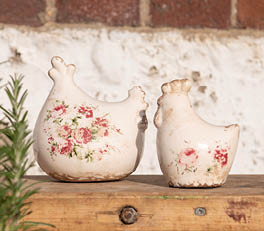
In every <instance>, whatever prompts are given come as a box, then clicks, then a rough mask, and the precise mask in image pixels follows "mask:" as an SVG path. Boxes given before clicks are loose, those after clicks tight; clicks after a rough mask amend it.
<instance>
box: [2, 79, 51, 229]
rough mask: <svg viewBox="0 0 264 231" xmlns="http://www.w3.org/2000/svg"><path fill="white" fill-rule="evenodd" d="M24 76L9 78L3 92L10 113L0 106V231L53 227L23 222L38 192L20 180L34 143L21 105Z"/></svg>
mask: <svg viewBox="0 0 264 231" xmlns="http://www.w3.org/2000/svg"><path fill="white" fill-rule="evenodd" d="M22 80H23V76H21V75H19V76H18V75H15V76H14V77H12V76H11V81H10V82H8V84H7V86H6V87H5V92H6V94H7V96H8V99H9V101H10V104H11V109H6V108H5V107H3V106H0V109H1V111H2V112H3V114H4V119H3V120H2V121H1V129H0V135H1V141H2V143H3V145H2V146H1V147H0V231H17V230H23V231H24V230H45V229H41V228H38V227H40V226H41V227H43V225H44V226H46V225H48V226H50V227H54V226H53V225H49V224H45V223H40V222H31V221H23V219H24V218H25V217H26V216H27V215H29V214H30V213H31V210H30V202H28V199H29V197H30V196H32V195H33V194H35V193H37V192H38V189H37V188H36V187H32V186H33V185H29V184H27V183H26V180H25V179H24V178H23V177H24V176H25V174H26V172H27V171H28V169H29V168H31V167H32V165H33V163H29V162H28V159H27V155H28V151H29V148H30V147H31V145H32V143H33V140H32V138H31V137H30V135H31V131H30V130H29V128H28V121H27V114H28V112H27V111H24V109H23V104H24V102H25V99H26V97H27V91H24V92H22Z"/></svg>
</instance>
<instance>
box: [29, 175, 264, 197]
mask: <svg viewBox="0 0 264 231" xmlns="http://www.w3.org/2000/svg"><path fill="white" fill-rule="evenodd" d="M25 179H27V180H28V183H35V182H37V181H42V183H40V184H38V187H39V188H40V194H41V195H44V194H46V195H47V194H49V193H51V194H54V193H59V194H61V193H63V194H68V195H70V194H74V195H76V194H89V195H97V194H98V193H99V194H104V193H106V194H115V195H120V196H124V195H127V196H129V195H131V196H133V195H139V194H140V195H142V194H145V195H149V194H150V195H179V196H186V195H199V196H223V195H225V196H228V195H229V196H233V195H236V196H240V195H241V196H242V195H243V196H246V195H261V196H262V195H264V175H230V176H229V177H228V179H227V182H226V183H225V184H224V185H223V186H222V187H217V188H191V189H190V188H172V187H168V185H167V184H166V182H165V180H164V178H163V176H162V175H132V176H129V177H127V178H125V179H123V180H120V181H112V182H96V183H69V182H60V181H56V180H54V179H52V178H51V177H49V176H26V177H25Z"/></svg>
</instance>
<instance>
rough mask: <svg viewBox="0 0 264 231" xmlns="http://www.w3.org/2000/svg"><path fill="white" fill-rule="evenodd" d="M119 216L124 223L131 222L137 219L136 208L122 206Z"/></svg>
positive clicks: (128, 223)
mask: <svg viewBox="0 0 264 231" xmlns="http://www.w3.org/2000/svg"><path fill="white" fill-rule="evenodd" d="M119 217H120V220H121V221H122V222H123V223H124V224H126V225H130V224H133V223H135V222H136V220H137V210H136V209H135V208H133V207H132V206H126V207H124V208H122V210H121V212H120V216H119Z"/></svg>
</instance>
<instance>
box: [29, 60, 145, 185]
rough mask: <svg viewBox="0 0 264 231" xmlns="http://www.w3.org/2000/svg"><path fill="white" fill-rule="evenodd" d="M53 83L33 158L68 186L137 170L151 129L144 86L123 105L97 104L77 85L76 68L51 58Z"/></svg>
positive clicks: (110, 178)
mask: <svg viewBox="0 0 264 231" xmlns="http://www.w3.org/2000/svg"><path fill="white" fill-rule="evenodd" d="M52 66H53V68H52V69H51V70H50V71H49V76H50V77H51V78H52V79H53V81H54V87H53V88H52V90H51V92H50V94H49V96H48V98H47V100H46V103H45V104H44V106H43V108H42V110H41V112H40V115H39V117H38V120H37V123H36V127H35V130H34V140H35V143H34V153H35V157H36V159H37V162H38V164H39V165H40V167H41V168H42V169H43V170H44V171H45V172H46V173H47V174H48V175H50V176H52V177H54V178H57V179H59V180H64V181H105V180H115V179H120V178H123V177H125V176H127V175H129V174H131V173H132V172H133V171H134V170H135V169H136V167H137V165H138V163H139V161H140V159H141V156H142V151H143V144H144V131H145V129H146V128H147V120H146V116H145V110H146V109H147V104H146V103H145V102H144V95H145V93H144V92H143V91H142V90H141V88H140V87H134V88H133V89H131V90H130V91H129V97H128V98H127V99H126V100H124V101H122V102H119V103H107V102H102V101H97V100H94V99H92V98H91V97H89V96H88V95H87V94H86V93H84V92H83V91H82V90H81V89H79V88H78V87H77V86H76V85H75V84H74V81H73V75H74V72H75V66H74V65H66V64H65V63H64V61H63V60H62V59H61V58H60V57H54V58H53V59H52Z"/></svg>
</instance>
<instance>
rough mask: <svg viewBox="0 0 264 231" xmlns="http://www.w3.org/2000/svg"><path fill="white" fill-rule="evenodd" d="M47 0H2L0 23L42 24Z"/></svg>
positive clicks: (0, 0)
mask: <svg viewBox="0 0 264 231" xmlns="http://www.w3.org/2000/svg"><path fill="white" fill-rule="evenodd" d="M45 8H46V3H45V0H0V23H7V24H17V25H30V26H40V25H42V24H43V23H42V22H41V20H40V17H39V15H40V13H41V12H43V13H44V12H45Z"/></svg>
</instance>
